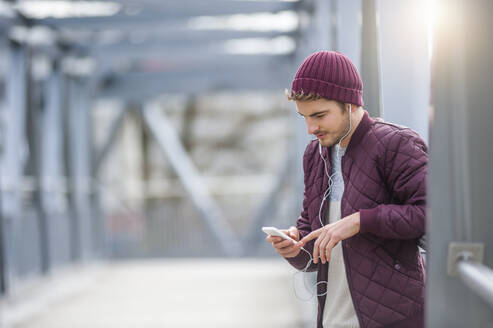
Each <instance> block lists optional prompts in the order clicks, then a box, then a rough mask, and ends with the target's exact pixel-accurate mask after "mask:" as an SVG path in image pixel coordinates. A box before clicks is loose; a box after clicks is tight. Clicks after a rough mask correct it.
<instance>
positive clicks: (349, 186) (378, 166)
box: [287, 112, 428, 328]
mask: <svg viewBox="0 0 493 328" xmlns="http://www.w3.org/2000/svg"><path fill="white" fill-rule="evenodd" d="M322 154H323V156H324V157H325V158H326V161H327V164H328V166H329V167H328V172H330V157H331V156H330V149H327V148H323V152H322ZM427 162H428V155H427V147H426V144H425V143H424V141H423V140H422V139H421V138H420V137H419V136H418V134H416V133H415V132H414V131H412V130H411V129H408V128H405V127H401V126H397V125H393V124H389V123H385V122H382V121H379V120H374V119H372V118H370V117H369V116H368V113H367V112H365V114H364V117H363V119H362V120H361V122H360V124H359V125H358V127H357V128H356V130H355V132H354V134H353V136H352V137H351V140H350V142H349V145H348V147H347V149H346V153H345V155H344V156H343V158H342V175H343V178H344V186H345V189H344V194H343V196H342V200H341V212H342V213H341V214H342V216H341V217H342V218H344V217H346V216H348V215H350V214H352V213H354V212H357V211H360V216H361V225H360V232H359V233H358V234H356V235H355V236H353V237H351V238H348V239H346V240H343V241H342V249H343V256H344V262H345V264H346V274H347V280H348V284H349V289H350V292H351V296H352V299H353V304H354V307H355V310H356V314H357V316H358V320H359V323H360V326H361V327H399V328H406V327H423V326H424V281H425V269H424V262H423V259H422V257H421V255H420V253H419V250H418V247H417V239H418V238H420V237H421V236H423V235H424V233H425V206H426V183H425V178H426V171H427ZM303 167H304V172H305V174H304V175H305V177H304V180H305V193H304V200H303V210H302V212H301V215H300V217H299V218H298V221H297V227H298V230H299V231H300V235H301V237H304V236H306V235H307V234H308V233H309V232H310V231H313V230H316V229H318V228H320V222H319V220H318V213H319V208H320V203H321V200H322V195H323V193H324V191H325V190H326V189H327V183H328V180H327V176H326V175H325V174H324V163H323V161H322V158H321V156H320V154H319V151H318V141H317V140H314V141H312V142H310V143H309V144H308V146H307V148H306V150H305V154H304V156H303ZM326 207H327V202H324V207H323V210H322V213H325V210H326ZM313 244H314V241H311V242H309V243H308V244H307V245H306V247H305V248H306V249H307V250H308V251H309V252H310V253H312V254H313ZM308 259H309V257H308V254H306V253H305V252H300V253H299V254H298V256H296V257H294V258H290V259H287V260H288V261H289V262H290V263H291V264H292V265H293V266H294V267H296V268H298V269H300V270H301V269H303V268H304V267H305V266H306V264H307V261H308ZM328 265H329V264H322V263H320V262H319V263H318V264H313V263H312V265H311V267H310V268H309V271H315V270H318V275H317V280H318V281H326V280H327V272H328ZM325 291H326V284H323V283H322V284H318V294H319V295H320V294H324V293H325ZM325 297H330V295H327V296H319V297H318V327H319V328H321V327H322V316H323V310H324V305H325Z"/></svg>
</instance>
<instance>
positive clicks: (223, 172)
mask: <svg viewBox="0 0 493 328" xmlns="http://www.w3.org/2000/svg"><path fill="white" fill-rule="evenodd" d="M492 9H493V8H492V5H491V4H490V2H489V1H479V0H474V1H459V0H451V1H439V0H436V1H435V0H416V1H400V0H399V1H395V0H298V1H296V0H287V1H280V0H265V1H264V0H257V1H253V0H248V1H247V0H182V1H175V0H113V1H103V0H101V1H76V0H73V1H70V0H56V1H55V0H10V1H6V0H1V1H0V274H1V276H0V306H1V308H0V326H2V327H199V326H200V327H273V326H274V327H313V326H314V322H315V319H316V315H315V313H316V304H315V298H314V297H312V298H310V293H312V292H313V290H311V287H308V288H305V287H304V285H305V282H306V284H308V285H310V286H313V283H314V282H313V281H314V277H313V275H309V274H307V275H306V276H305V277H303V276H302V275H298V274H296V275H294V269H293V268H291V267H290V266H289V265H287V263H286V262H285V261H283V260H282V259H280V258H279V256H277V254H275V252H274V251H273V250H272V247H271V246H270V245H269V244H267V243H265V241H264V239H265V235H264V234H263V232H262V231H261V230H260V227H261V226H276V227H279V228H287V227H289V226H291V225H294V224H295V221H296V218H297V217H298V215H299V212H300V208H301V201H302V196H303V194H302V193H303V172H302V166H301V163H302V161H301V160H302V154H303V151H304V148H305V146H306V144H307V142H308V141H309V140H310V136H309V135H307V132H306V128H305V125H304V121H303V120H302V119H301V118H299V117H298V115H296V108H295V104H294V103H292V102H288V101H287V100H286V97H285V95H284V90H285V89H289V88H290V83H291V79H292V77H293V76H294V74H295V73H296V69H297V67H298V66H299V64H300V63H301V62H302V61H303V59H304V58H305V57H306V56H308V55H309V54H311V53H312V52H314V51H318V50H336V51H340V52H343V53H345V54H346V55H348V56H349V57H350V58H351V60H352V61H353V62H354V63H355V65H356V66H357V68H358V69H359V71H360V74H361V76H362V79H363V83H364V100H365V109H366V110H367V111H368V112H369V113H370V114H371V115H372V116H374V117H383V118H384V119H385V120H387V121H390V122H393V123H397V124H401V125H406V126H409V127H411V128H413V129H414V130H416V131H417V132H418V133H419V134H420V135H421V136H422V137H423V138H424V139H425V140H426V141H427V142H429V144H430V146H431V147H430V149H431V155H432V161H431V167H432V170H431V171H433V167H436V168H437V169H436V170H435V171H433V172H437V173H434V174H435V175H433V173H432V175H431V179H430V183H429V194H430V200H431V204H432V205H430V206H429V207H430V211H429V218H431V217H433V221H432V220H431V219H430V220H429V222H431V223H429V229H428V236H427V237H428V241H429V243H428V247H427V252H428V254H429V256H427V260H428V263H429V266H428V269H429V276H428V279H429V281H428V286H429V289H428V295H427V297H428V300H429V302H428V303H429V304H438V303H440V304H445V305H443V306H440V307H436V306H435V305H433V307H432V305H430V307H429V308H427V311H428V313H427V323H428V325H429V326H430V327H440V326H443V327H464V326H465V325H467V326H471V327H490V326H491V325H493V323H492V322H493V321H492V320H493V318H492V315H491V310H490V307H489V306H488V305H487V302H488V301H485V300H484V298H483V299H482V298H480V297H478V296H476V294H475V293H474V292H472V291H470V290H469V289H467V288H466V287H465V286H464V285H463V284H461V283H459V282H458V280H457V279H456V278H452V277H449V276H448V275H447V270H446V267H445V264H444V263H445V262H447V257H450V255H449V253H448V248H447V247H448V246H449V244H450V243H451V242H468V243H472V242H476V243H480V244H482V245H483V246H482V247H483V248H484V247H486V246H487V245H486V244H485V243H487V242H488V240H489V238H487V236H488V235H490V233H493V231H492V229H491V227H490V224H488V213H491V210H492V209H491V206H492V205H490V203H491V202H488V199H487V198H485V197H486V195H488V191H489V189H487V188H489V187H488V185H491V184H490V183H488V182H493V181H491V180H492V179H491V174H490V173H489V168H488V164H487V163H488V162H489V160H491V155H490V154H489V153H490V152H489V151H488V150H489V149H490V148H491V146H490V145H489V143H487V140H491V136H490V135H489V134H487V131H488V128H489V124H488V123H492V122H493V120H492V115H491V113H490V112H491V110H490V109H491V108H490V107H489V106H490V105H489V104H490V102H489V97H490V96H491V94H492V93H491V91H493V90H491V89H492V85H493V83H492V82H493V81H492V78H491V76H493V74H489V73H490V72H491V71H492V67H493V65H492V64H493V63H492V60H491V58H490V57H491V56H490V55H489V51H490V50H491V49H492V47H491V40H490V36H489V31H491V30H492V29H491V28H492V27H493V26H492V24H491V23H490V22H489V17H487V15H486V13H488V12H491V10H492ZM478 127H481V128H478ZM432 135H433V140H430V139H431V136H432ZM445 191H447V192H445ZM434 197H435V198H434ZM439 217H440V219H439ZM433 231H435V234H436V237H434V232H433ZM433 254H436V255H435V257H433ZM488 254H489V253H488V252H486V255H483V256H482V257H481V258H480V259H479V258H477V259H476V260H477V261H479V262H485V263H486V262H488V261H490V262H491V260H493V259H492V258H491V255H490V257H488ZM435 261H436V262H435ZM442 262H443V263H442ZM435 263H436V264H435ZM442 264H443V265H442ZM434 265H435V266H434ZM490 266H491V263H490ZM490 273H491V272H490ZM435 280H436V281H437V282H436V283H434V281H435ZM489 283H490V285H489V286H490V287H491V286H493V285H492V284H491V278H490V280H489ZM293 286H295V287H293ZM296 286H297V287H296ZM483 287H484V286H483ZM480 289H481V288H480ZM483 289H484V288H483ZM445 291H448V292H445ZM296 292H297V293H296ZM447 293H450V295H449V294H447ZM298 294H301V295H298ZM459 295H462V296H464V295H467V297H462V299H461V300H459V298H460V297H459ZM488 297H490V300H491V295H490V296H488V295H487V296H486V298H488ZM302 299H303V300H304V299H310V300H309V301H303V300H302ZM431 301H433V302H431ZM435 301H436V302H435ZM492 303H493V301H492ZM446 305H448V306H446ZM459 307H460V308H461V309H462V310H461V311H456V308H459ZM446 318H448V319H446Z"/></svg>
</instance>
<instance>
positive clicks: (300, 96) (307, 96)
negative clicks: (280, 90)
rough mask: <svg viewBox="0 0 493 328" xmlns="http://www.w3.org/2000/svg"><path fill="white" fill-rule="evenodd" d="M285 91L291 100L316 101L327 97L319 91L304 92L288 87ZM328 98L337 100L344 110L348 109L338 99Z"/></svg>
mask: <svg viewBox="0 0 493 328" xmlns="http://www.w3.org/2000/svg"><path fill="white" fill-rule="evenodd" d="M284 93H285V94H286V97H287V98H288V100H290V101H291V100H294V101H315V100H319V99H327V98H325V97H322V96H321V95H319V94H318V93H303V92H301V93H296V92H294V91H291V92H289V91H288V90H287V89H286V90H285V91H284ZM327 100H333V101H335V102H336V103H337V104H338V105H339V107H340V108H341V110H342V112H345V111H346V106H345V105H344V103H343V102H341V101H338V100H334V99H327Z"/></svg>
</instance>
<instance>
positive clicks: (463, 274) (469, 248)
mask: <svg viewBox="0 0 493 328" xmlns="http://www.w3.org/2000/svg"><path fill="white" fill-rule="evenodd" d="M483 258H484V245H483V244H481V243H455V242H454V243H450V245H449V253H448V268H447V273H448V275H449V276H452V277H454V276H458V277H459V278H460V279H461V280H462V282H463V283H464V284H465V285H466V286H467V287H468V288H469V289H470V290H471V291H472V292H474V293H475V294H476V295H478V296H479V297H481V298H482V299H483V300H484V301H485V302H486V303H488V304H489V305H490V306H491V307H493V270H492V269H490V268H489V267H487V266H485V265H484V264H482V262H483Z"/></svg>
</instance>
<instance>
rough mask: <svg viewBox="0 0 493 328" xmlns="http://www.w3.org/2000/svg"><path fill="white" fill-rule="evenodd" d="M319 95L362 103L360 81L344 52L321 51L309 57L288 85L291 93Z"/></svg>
mask: <svg viewBox="0 0 493 328" xmlns="http://www.w3.org/2000/svg"><path fill="white" fill-rule="evenodd" d="M293 93H303V94H319V95H320V96H322V97H324V98H327V99H331V100H337V101H340V102H343V103H350V104H354V105H358V106H363V82H361V78H360V76H359V74H358V70H357V69H356V67H355V66H354V65H353V63H352V62H351V60H349V58H348V57H346V56H345V55H344V54H341V53H339V52H334V51H320V52H316V53H314V54H311V55H310V56H308V57H307V58H306V59H305V60H304V61H303V63H302V64H301V66H300V68H299V69H298V72H296V75H295V76H294V80H293V84H292V85H291V94H293Z"/></svg>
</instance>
